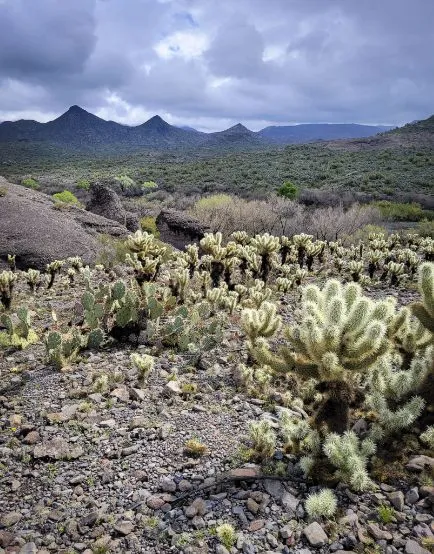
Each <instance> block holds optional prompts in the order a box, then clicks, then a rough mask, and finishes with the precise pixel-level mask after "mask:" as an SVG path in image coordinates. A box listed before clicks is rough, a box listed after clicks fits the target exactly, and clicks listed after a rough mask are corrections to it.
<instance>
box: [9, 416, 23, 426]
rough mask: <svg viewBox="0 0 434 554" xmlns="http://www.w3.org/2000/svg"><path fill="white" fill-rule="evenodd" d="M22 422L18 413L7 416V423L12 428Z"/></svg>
mask: <svg viewBox="0 0 434 554" xmlns="http://www.w3.org/2000/svg"><path fill="white" fill-rule="evenodd" d="M22 422H23V418H22V416H21V415H20V414H12V415H11V416H10V418H9V425H10V426H11V427H13V428H15V427H20V425H21V424H22Z"/></svg>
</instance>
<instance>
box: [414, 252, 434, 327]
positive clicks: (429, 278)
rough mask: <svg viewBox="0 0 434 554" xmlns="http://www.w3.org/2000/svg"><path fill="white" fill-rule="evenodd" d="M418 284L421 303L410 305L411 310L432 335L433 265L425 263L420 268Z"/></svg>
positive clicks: (433, 320) (433, 302)
mask: <svg viewBox="0 0 434 554" xmlns="http://www.w3.org/2000/svg"><path fill="white" fill-rule="evenodd" d="M418 282H419V291H420V293H421V295H422V302H417V303H415V304H412V305H411V310H412V312H413V314H414V315H415V316H416V317H417V318H418V319H419V321H420V322H421V323H422V325H423V326H424V327H426V329H428V331H430V332H431V333H434V263H430V262H426V263H424V264H422V265H421V266H420V268H419V273H418Z"/></svg>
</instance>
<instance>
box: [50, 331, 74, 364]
mask: <svg viewBox="0 0 434 554" xmlns="http://www.w3.org/2000/svg"><path fill="white" fill-rule="evenodd" d="M82 347H83V338H82V336H81V334H80V332H79V331H78V329H73V330H72V331H71V332H70V333H68V334H66V335H62V334H61V333H59V332H57V331H51V332H50V333H48V335H47V336H46V337H45V348H46V351H47V356H48V361H49V362H50V363H52V364H54V365H55V366H56V367H57V368H58V369H63V368H65V367H69V366H70V364H71V363H73V362H74V361H75V359H76V357H77V355H78V353H79V352H80V350H81V348H82Z"/></svg>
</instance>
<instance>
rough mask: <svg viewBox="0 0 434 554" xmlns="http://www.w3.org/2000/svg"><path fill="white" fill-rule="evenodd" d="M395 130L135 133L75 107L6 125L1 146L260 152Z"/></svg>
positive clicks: (162, 128) (155, 129)
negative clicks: (43, 118) (45, 118)
mask: <svg viewBox="0 0 434 554" xmlns="http://www.w3.org/2000/svg"><path fill="white" fill-rule="evenodd" d="M389 129H391V127H384V126H371V125H356V124H305V125H290V126H271V127H266V128H265V129H262V130H261V131H258V132H254V131H250V130H249V129H247V128H246V127H244V125H241V124H240V123H238V124H237V125H234V126H233V127H230V128H229V129H226V130H225V131H220V132H215V133H203V132H200V131H197V130H196V129H193V128H191V127H186V126H184V127H175V126H174V125H170V124H169V123H167V122H166V121H164V120H163V119H162V118H161V117H160V116H158V115H156V116H154V117H152V118H151V119H149V120H148V121H146V122H145V123H143V124H141V125H137V126H135V127H130V126H127V125H121V124H120V123H116V122H114V121H106V120H104V119H101V118H100V117H97V116H96V115H93V114H91V113H89V112H87V111H86V110H84V109H83V108H80V107H79V106H71V107H70V108H69V110H68V111H66V112H65V113H64V114H62V115H61V116H60V117H58V118H57V119H54V120H53V121H49V122H47V123H39V122H37V121H32V120H20V121H13V122H12V121H5V122H3V123H1V124H0V142H9V143H10V142H30V143H47V144H52V145H57V146H62V147H67V148H72V149H75V150H89V149H97V150H100V149H102V150H104V149H114V148H116V149H117V148H121V149H123V150H129V149H134V150H136V149H140V148H143V149H149V150H168V149H177V148H182V149H188V148H204V149H230V150H231V149H247V150H249V149H256V148H261V147H268V146H271V145H276V144H279V145H286V144H296V143H305V142H314V141H321V140H323V141H325V140H336V139H352V138H363V137H369V136H373V135H376V134H378V133H382V132H384V131H387V130H389Z"/></svg>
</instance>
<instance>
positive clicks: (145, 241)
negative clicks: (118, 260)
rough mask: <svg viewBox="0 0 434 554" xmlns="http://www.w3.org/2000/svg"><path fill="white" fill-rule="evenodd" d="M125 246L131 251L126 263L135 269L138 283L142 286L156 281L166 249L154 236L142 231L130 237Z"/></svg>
mask: <svg viewBox="0 0 434 554" xmlns="http://www.w3.org/2000/svg"><path fill="white" fill-rule="evenodd" d="M125 246H126V247H127V248H128V250H129V251H130V253H129V254H127V256H126V261H127V263H128V264H130V265H131V266H132V267H133V268H134V272H135V277H136V279H137V282H138V283H139V284H142V283H143V282H145V281H153V280H155V279H156V277H157V275H158V271H159V269H160V266H161V264H162V262H163V259H162V256H163V254H164V253H165V252H166V248H165V247H164V246H161V244H160V243H158V242H157V240H156V239H155V237H154V235H152V234H150V233H146V232H143V231H140V230H139V231H136V232H135V233H134V234H133V235H129V236H128V238H127V240H126V241H125Z"/></svg>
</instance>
